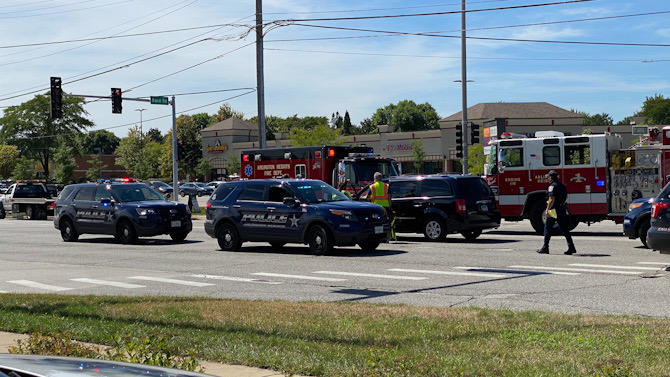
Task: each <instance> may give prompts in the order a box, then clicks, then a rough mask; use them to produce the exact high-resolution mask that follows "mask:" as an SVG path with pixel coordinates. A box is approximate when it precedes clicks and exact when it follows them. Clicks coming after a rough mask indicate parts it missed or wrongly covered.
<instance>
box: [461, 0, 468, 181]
mask: <svg viewBox="0 0 670 377" xmlns="http://www.w3.org/2000/svg"><path fill="white" fill-rule="evenodd" d="M465 50H466V49H465V0H461V96H462V99H463V111H462V115H463V119H461V132H462V133H463V174H468V138H467V137H466V136H465V135H467V134H468V75H467V70H466V67H467V65H466V60H465V56H466V55H465Z"/></svg>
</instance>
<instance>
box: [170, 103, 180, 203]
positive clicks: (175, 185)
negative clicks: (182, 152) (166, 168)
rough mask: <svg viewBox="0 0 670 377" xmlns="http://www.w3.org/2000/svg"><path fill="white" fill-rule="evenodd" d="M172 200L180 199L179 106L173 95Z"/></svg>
mask: <svg viewBox="0 0 670 377" xmlns="http://www.w3.org/2000/svg"><path fill="white" fill-rule="evenodd" d="M171 105H172V200H174V201H175V202H178V201H179V196H178V195H179V170H178V169H177V107H176V105H175V103H174V96H172V103H171Z"/></svg>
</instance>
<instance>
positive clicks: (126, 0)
mask: <svg viewBox="0 0 670 377" xmlns="http://www.w3.org/2000/svg"><path fill="white" fill-rule="evenodd" d="M89 1H95V0H89ZM132 1H133V0H124V1H119V2H117V3H114V4H104V5H96V6H93V7H88V8H79V9H71V10H64V11H60V12H46V13H41V14H32V15H26V16H12V17H0V20H7V19H12V18H28V17H40V16H53V15H54V14H63V13H72V12H79V11H82V10H89V9H97V8H103V7H111V6H115V5H120V4H124V3H130V2H132Z"/></svg>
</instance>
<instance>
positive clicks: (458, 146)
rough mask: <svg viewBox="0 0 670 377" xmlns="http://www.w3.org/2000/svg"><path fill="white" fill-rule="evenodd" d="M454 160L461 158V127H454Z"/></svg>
mask: <svg viewBox="0 0 670 377" xmlns="http://www.w3.org/2000/svg"><path fill="white" fill-rule="evenodd" d="M456 158H463V127H461V125H460V124H459V125H457V126H456Z"/></svg>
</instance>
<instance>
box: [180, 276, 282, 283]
mask: <svg viewBox="0 0 670 377" xmlns="http://www.w3.org/2000/svg"><path fill="white" fill-rule="evenodd" d="M191 277H194V278H205V279H214V280H228V281H239V282H244V283H258V284H283V283H284V282H282V281H268V280H260V279H248V278H238V277H233V276H218V275H191Z"/></svg>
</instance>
